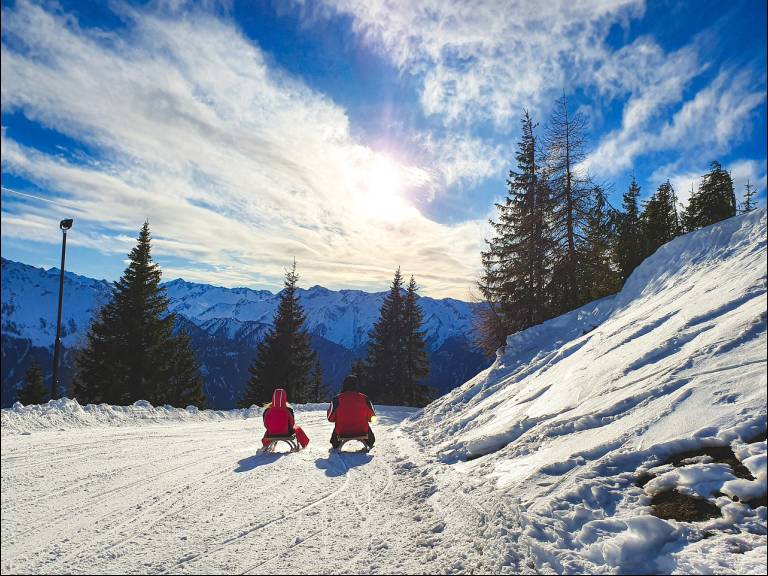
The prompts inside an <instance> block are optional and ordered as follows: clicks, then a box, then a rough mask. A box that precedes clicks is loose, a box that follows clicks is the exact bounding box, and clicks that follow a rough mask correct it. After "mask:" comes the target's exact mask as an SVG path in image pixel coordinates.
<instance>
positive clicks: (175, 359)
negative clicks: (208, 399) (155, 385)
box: [165, 330, 205, 408]
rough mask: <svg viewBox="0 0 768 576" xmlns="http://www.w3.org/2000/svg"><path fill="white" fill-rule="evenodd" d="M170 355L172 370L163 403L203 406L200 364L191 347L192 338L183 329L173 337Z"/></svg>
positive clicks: (203, 393) (203, 394) (203, 397)
mask: <svg viewBox="0 0 768 576" xmlns="http://www.w3.org/2000/svg"><path fill="white" fill-rule="evenodd" d="M174 344H175V346H174V348H173V356H172V370H171V375H170V380H169V383H168V386H167V388H166V398H165V403H168V404H175V405H176V406H180V407H187V406H190V405H192V406H197V407H198V408H205V392H204V390H203V378H202V376H200V364H199V363H198V361H197V358H196V356H195V353H194V351H193V349H192V340H191V339H190V337H189V334H187V333H186V332H185V331H184V330H180V331H179V333H178V334H177V335H176V338H175V343H174Z"/></svg>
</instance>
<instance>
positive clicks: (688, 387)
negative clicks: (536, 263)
mask: <svg viewBox="0 0 768 576" xmlns="http://www.w3.org/2000/svg"><path fill="white" fill-rule="evenodd" d="M766 355H767V354H766V211H765V210H759V211H756V212H753V213H751V214H749V215H745V216H740V217H736V218H731V219H729V220H726V221H723V222H720V223H718V224H715V225H713V226H710V227H707V228H705V229H702V230H699V231H697V232H693V233H690V234H687V235H685V236H682V237H680V238H677V239H676V240H674V241H672V242H670V243H669V244H667V245H665V246H663V247H661V248H660V249H659V250H658V251H657V252H656V253H655V254H653V255H652V256H651V257H649V258H648V259H647V260H646V261H645V262H644V263H643V264H642V265H641V266H639V267H638V268H637V270H636V271H635V272H634V273H633V274H632V276H631V277H630V278H629V279H628V281H627V283H626V285H625V286H624V289H623V290H622V291H621V292H620V293H619V294H617V295H615V296H613V297H610V298H606V299H603V300H600V301H597V302H594V303H591V304H588V305H586V306H584V307H582V308H581V309H578V310H575V311H573V312H571V313H569V314H566V315H563V316H560V317H558V318H555V319H553V320H550V321H549V322H546V323H544V324H542V325H540V326H536V327H533V328H530V329H528V330H525V331H523V332H520V333H518V334H514V335H512V336H510V337H509V338H508V339H507V343H506V347H505V348H504V349H502V350H500V351H499V352H498V354H497V358H496V361H495V362H494V364H493V365H492V366H491V367H490V368H488V369H487V370H485V371H483V372H481V373H480V374H478V375H477V376H476V377H475V378H473V379H472V380H470V381H468V382H467V383H466V384H464V385H463V386H461V387H459V388H457V389H456V390H454V391H453V392H451V393H449V394H447V395H446V396H444V397H442V398H440V399H438V400H437V401H436V402H434V403H432V404H431V405H429V406H428V407H427V408H426V409H425V410H424V411H423V413H421V414H420V415H419V416H417V417H414V419H412V420H411V421H409V422H406V423H405V428H406V430H408V431H410V432H411V433H413V434H414V435H415V436H416V437H417V438H418V440H419V442H420V443H421V445H422V446H423V447H424V449H425V450H426V451H428V452H431V453H432V454H434V455H435V456H436V457H437V458H438V459H439V460H440V461H442V462H444V463H447V464H454V466H453V468H454V469H457V470H460V471H462V472H466V473H467V479H468V480H467V481H468V482H470V483H471V482H472V481H473V480H474V479H478V478H482V479H483V480H484V481H485V482H486V483H487V482H488V480H492V481H493V485H494V490H497V491H498V492H500V493H501V496H500V497H502V498H503V497H506V498H513V499H515V501H516V502H518V503H519V506H520V508H521V515H522V517H523V518H524V520H525V522H524V523H525V525H526V526H527V529H526V533H525V536H526V538H527V541H528V546H529V547H530V549H531V553H532V555H533V556H534V557H536V563H537V568H540V569H549V570H555V571H558V572H563V571H565V572H574V571H575V572H584V571H586V572H594V571H601V570H604V569H611V570H619V571H635V570H649V571H651V572H655V571H671V570H674V569H678V570H682V571H683V572H685V571H701V570H702V569H705V568H706V569H707V570H719V569H721V568H718V566H720V564H718V562H717V561H716V559H715V560H713V559H712V558H711V556H712V555H717V554H721V553H723V554H724V552H722V550H724V549H727V548H728V546H725V548H723V546H721V544H722V542H721V541H720V540H718V539H717V538H712V539H708V540H707V542H708V544H707V545H706V546H704V545H694V544H693V542H695V541H696V540H697V539H698V540H701V539H702V538H703V537H704V536H702V534H704V532H705V531H706V530H707V529H711V528H714V527H720V528H723V527H726V528H727V529H728V530H730V531H731V532H733V533H740V534H742V537H741V538H742V540H741V543H740V546H742V550H741V551H742V552H744V551H745V550H752V551H755V550H756V551H755V552H750V554H753V556H754V557H751V558H752V560H749V558H745V557H744V556H742V557H741V560H739V562H746V563H747V565H748V566H751V569H752V570H755V569H758V570H762V571H763V572H764V571H765V536H764V535H765V532H766V508H765V507H764V506H763V507H758V508H757V509H752V508H751V507H749V506H747V505H745V504H744V503H740V502H734V501H733V500H731V499H730V498H727V497H726V496H728V495H730V496H733V495H738V494H741V495H742V496H745V495H749V494H751V495H752V496H755V495H760V494H762V495H763V497H764V495H765V492H766V485H765V484H766V476H765V441H764V433H765V429H766ZM760 436H762V437H761V438H760V440H761V441H757V442H754V440H756V439H757V437H760ZM748 441H752V442H751V443H750V442H748ZM728 445H732V446H733V448H734V452H735V454H736V455H737V456H739V457H740V458H741V459H743V461H744V463H745V464H746V465H747V466H748V467H749V468H750V469H751V470H752V471H753V476H754V477H755V479H753V480H743V481H741V482H739V481H737V480H736V479H735V478H734V476H733V475H731V474H730V473H729V472H728V470H726V469H727V466H724V465H722V464H707V463H706V462H704V461H699V462H694V463H691V464H690V466H684V467H682V468H675V470H674V473H673V471H672V470H671V469H672V468H673V466H671V465H666V466H662V467H661V468H660V469H655V468H654V467H658V466H660V465H662V464H664V462H665V460H666V459H668V458H669V457H670V456H671V455H673V454H674V453H677V452H680V451H683V450H690V449H694V448H697V447H701V446H728ZM697 466H698V469H696V467H697ZM648 471H650V472H651V473H652V474H653V475H656V474H657V473H658V474H659V475H660V476H659V477H657V478H656V479H655V480H654V482H652V483H649V484H648V485H647V486H646V487H645V489H643V488H639V487H636V486H635V481H636V479H637V477H638V474H640V473H642V472H648ZM745 483H748V485H747V484H745ZM662 486H663V487H665V488H667V489H668V488H670V487H673V486H675V487H677V489H678V490H679V491H680V492H681V493H693V494H696V495H698V496H701V497H704V498H710V500H711V501H712V502H716V503H717V506H718V507H720V509H721V512H722V515H723V517H722V518H719V519H716V520H711V521H710V522H709V523H702V524H701V526H698V527H696V529H693V528H691V527H690V526H692V525H691V524H687V525H686V523H678V522H674V521H665V520H661V519H659V518H656V517H654V516H651V515H650V511H651V508H650V506H649V504H650V497H651V496H653V494H654V493H655V492H658V491H659V490H660V489H661V487H662ZM697 489H698V490H697ZM686 491H687V492H686ZM718 494H719V496H718ZM756 534H761V535H762V536H761V537H758V536H756ZM681 542H683V545H684V547H683V548H682V550H681ZM744 542H746V544H745V543H744ZM665 546H666V548H665ZM744 546H746V548H744ZM675 547H677V548H675ZM675 550H677V551H675ZM734 553H735V552H734ZM649 554H650V556H649ZM656 554H658V559H656V557H655V555H656ZM708 555H709V556H708ZM697 558H698V559H697ZM753 560H754V562H757V564H755V563H754V562H752V561H753ZM696 562H699V564H696ZM726 565H728V566H730V567H731V568H733V566H734V562H730V561H729V562H726ZM743 567H744V564H743V563H742V568H743Z"/></svg>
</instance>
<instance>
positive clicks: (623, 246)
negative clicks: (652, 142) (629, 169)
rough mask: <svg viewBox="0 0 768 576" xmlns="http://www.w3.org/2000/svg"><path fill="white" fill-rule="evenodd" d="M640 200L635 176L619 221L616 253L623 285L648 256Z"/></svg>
mask: <svg viewBox="0 0 768 576" xmlns="http://www.w3.org/2000/svg"><path fill="white" fill-rule="evenodd" d="M639 198H640V186H639V185H638V183H637V180H635V177H634V176H633V177H632V183H631V184H630V185H629V189H628V190H627V191H626V192H625V193H624V196H623V199H622V208H623V212H622V213H621V215H620V216H619V219H618V236H617V238H616V243H615V251H614V252H615V261H616V264H617V266H618V269H619V275H620V279H621V283H622V284H623V283H624V282H626V281H627V278H629V275H630V274H632V271H633V270H634V269H635V268H637V267H638V266H639V265H640V263H641V262H642V261H643V260H644V259H645V256H646V254H645V246H644V242H643V232H642V227H641V222H640V209H639V205H638V200H639Z"/></svg>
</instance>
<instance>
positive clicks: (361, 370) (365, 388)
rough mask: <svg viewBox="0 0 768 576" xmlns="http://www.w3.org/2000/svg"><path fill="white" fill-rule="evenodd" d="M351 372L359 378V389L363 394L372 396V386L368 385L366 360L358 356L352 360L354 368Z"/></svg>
mask: <svg viewBox="0 0 768 576" xmlns="http://www.w3.org/2000/svg"><path fill="white" fill-rule="evenodd" d="M349 373H350V374H352V375H354V376H355V377H356V378H357V389H358V390H359V391H360V392H362V393H363V394H366V395H368V396H371V395H372V394H371V388H370V386H369V385H368V367H367V366H366V364H365V360H364V359H362V358H358V359H357V360H355V361H354V362H352V368H351V369H350V371H349Z"/></svg>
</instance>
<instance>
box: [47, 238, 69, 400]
mask: <svg viewBox="0 0 768 576" xmlns="http://www.w3.org/2000/svg"><path fill="white" fill-rule="evenodd" d="M61 232H62V234H63V236H62V241H61V275H60V276H59V318H58V320H57V321H56V342H55V344H54V349H53V378H51V400H55V399H56V397H57V396H58V391H59V355H60V354H61V307H62V304H63V303H64V258H65V257H66V254H67V229H66V228H64V227H62V228H61Z"/></svg>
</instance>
